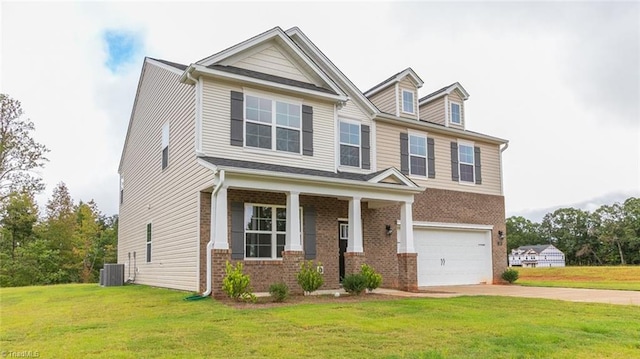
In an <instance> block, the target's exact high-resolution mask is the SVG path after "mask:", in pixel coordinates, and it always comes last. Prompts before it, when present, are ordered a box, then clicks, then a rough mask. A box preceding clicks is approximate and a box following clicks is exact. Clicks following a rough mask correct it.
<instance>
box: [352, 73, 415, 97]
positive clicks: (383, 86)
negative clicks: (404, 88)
mask: <svg viewBox="0 0 640 359" xmlns="http://www.w3.org/2000/svg"><path fill="white" fill-rule="evenodd" d="M406 76H409V77H411V79H412V80H413V82H414V83H415V85H416V87H417V88H420V87H422V85H423V84H424V81H422V79H421V78H420V77H419V76H418V74H416V72H415V71H413V69H412V68H411V67H408V68H406V69H404V70H403V71H402V72H400V73H399V74H397V75H396V76H395V77H393V78H391V79H389V80H388V81H385V82H383V83H381V84H379V85H377V86H376V87H374V88H371V89H369V90H367V92H365V93H364V95H365V96H366V97H371V96H373V95H375V94H377V93H378V92H380V91H382V90H384V89H386V88H387V87H389V86H391V84H393V83H394V82H395V83H396V85H397V84H398V82H400V81H402V79H403V78H405V77H406ZM397 89H398V88H397V87H396V91H397Z"/></svg>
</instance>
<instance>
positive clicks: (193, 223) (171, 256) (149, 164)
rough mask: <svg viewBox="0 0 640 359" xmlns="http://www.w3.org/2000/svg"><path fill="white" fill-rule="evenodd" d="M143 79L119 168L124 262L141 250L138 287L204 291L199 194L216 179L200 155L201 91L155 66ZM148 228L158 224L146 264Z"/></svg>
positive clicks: (148, 65)
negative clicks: (165, 130) (164, 138)
mask: <svg viewBox="0 0 640 359" xmlns="http://www.w3.org/2000/svg"><path fill="white" fill-rule="evenodd" d="M142 76H143V77H142V80H141V84H140V89H139V93H138V98H137V102H136V104H135V108H134V109H133V116H132V120H131V121H132V122H131V124H130V129H129V132H128V135H127V136H128V137H127V141H126V147H125V149H124V156H123V162H122V167H121V170H120V171H121V175H122V176H123V177H124V178H125V185H124V193H125V195H124V202H123V203H122V204H121V206H120V213H119V215H120V217H119V220H120V222H119V228H118V238H119V240H118V263H125V264H127V263H128V261H127V259H128V253H129V252H131V253H132V252H134V251H135V252H136V257H137V267H138V269H139V272H138V273H137V276H136V283H140V284H147V285H153V286H159V287H168V288H175V289H182V290H197V289H198V273H199V268H198V262H197V261H198V258H199V253H198V247H197V240H198V236H199V218H198V217H199V190H200V189H201V188H202V187H203V186H205V185H206V184H207V182H208V181H211V176H212V175H211V172H210V171H209V170H206V169H204V168H203V167H201V166H200V165H198V164H197V162H196V158H195V101H194V91H195V87H194V86H189V85H185V84H181V83H179V81H178V80H179V77H180V75H177V74H175V73H172V72H170V71H168V70H165V69H162V68H160V67H156V66H155V65H153V64H151V63H148V62H147V63H146V65H145V69H144V74H143V75H142ZM166 122H169V164H168V167H167V168H165V169H164V170H163V169H162V168H161V150H162V149H161V134H162V126H163V124H165V123H166ZM147 223H152V225H153V231H152V256H151V262H150V263H145V257H146V224H147ZM131 273H132V274H133V268H131ZM128 275H129V268H128V267H126V266H125V277H128Z"/></svg>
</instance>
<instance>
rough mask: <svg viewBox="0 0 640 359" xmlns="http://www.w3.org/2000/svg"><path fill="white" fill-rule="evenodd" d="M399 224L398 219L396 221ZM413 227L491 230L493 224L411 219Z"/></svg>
mask: <svg viewBox="0 0 640 359" xmlns="http://www.w3.org/2000/svg"><path fill="white" fill-rule="evenodd" d="M397 223H398V224H400V221H398V222H397ZM413 228H414V229H416V228H433V229H449V230H461V231H462V230H466V231H492V230H493V225H488V224H473V223H446V222H422V221H413Z"/></svg>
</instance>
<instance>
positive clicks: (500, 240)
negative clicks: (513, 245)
mask: <svg viewBox="0 0 640 359" xmlns="http://www.w3.org/2000/svg"><path fill="white" fill-rule="evenodd" d="M502 241H504V232H503V231H498V245H499V246H501V245H502Z"/></svg>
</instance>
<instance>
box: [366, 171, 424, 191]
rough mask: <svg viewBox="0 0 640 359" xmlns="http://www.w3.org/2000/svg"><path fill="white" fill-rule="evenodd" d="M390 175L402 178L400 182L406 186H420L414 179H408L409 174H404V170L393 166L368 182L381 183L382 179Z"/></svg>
mask: <svg viewBox="0 0 640 359" xmlns="http://www.w3.org/2000/svg"><path fill="white" fill-rule="evenodd" d="M389 176H394V177H395V178H397V179H398V180H400V182H402V183H404V184H405V186H407V187H416V188H418V187H419V186H418V185H417V184H415V183H414V182H413V181H412V180H410V179H408V178H407V176H405V175H404V174H402V172H400V171H398V170H397V169H396V168H393V167H392V168H389V169H387V170H385V171H384V172H382V173H380V174H379V175H377V176H375V177H373V178H372V179H370V180H369V181H367V182H369V183H380V181H382V180H383V179H385V178H387V177H389Z"/></svg>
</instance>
